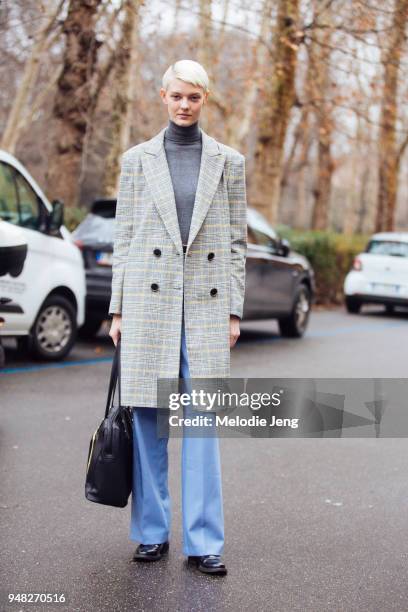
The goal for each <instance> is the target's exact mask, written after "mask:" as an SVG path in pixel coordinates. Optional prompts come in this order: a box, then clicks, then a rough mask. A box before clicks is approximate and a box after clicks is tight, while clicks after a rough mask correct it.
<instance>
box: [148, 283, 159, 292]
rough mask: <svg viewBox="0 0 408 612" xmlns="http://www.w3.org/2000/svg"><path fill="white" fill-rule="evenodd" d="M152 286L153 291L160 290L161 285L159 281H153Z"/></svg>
mask: <svg viewBox="0 0 408 612" xmlns="http://www.w3.org/2000/svg"><path fill="white" fill-rule="evenodd" d="M150 288H151V290H152V291H158V290H159V285H158V284H157V283H152V284H151V285H150Z"/></svg>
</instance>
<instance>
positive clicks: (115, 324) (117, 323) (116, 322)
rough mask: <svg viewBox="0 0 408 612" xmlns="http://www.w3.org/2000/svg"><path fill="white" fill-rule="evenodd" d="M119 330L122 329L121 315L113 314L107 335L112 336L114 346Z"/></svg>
mask: <svg viewBox="0 0 408 612" xmlns="http://www.w3.org/2000/svg"><path fill="white" fill-rule="evenodd" d="M121 330H122V315H120V314H114V315H113V318H112V325H111V328H110V330H109V335H110V337H111V338H112V340H113V344H114V345H115V346H116V345H117V343H118V342H119V338H120V334H121Z"/></svg>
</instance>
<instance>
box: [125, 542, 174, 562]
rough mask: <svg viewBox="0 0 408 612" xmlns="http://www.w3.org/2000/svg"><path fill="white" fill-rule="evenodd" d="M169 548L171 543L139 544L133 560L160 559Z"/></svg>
mask: <svg viewBox="0 0 408 612" xmlns="http://www.w3.org/2000/svg"><path fill="white" fill-rule="evenodd" d="M168 550H169V543H168V542H162V544H139V546H138V547H137V548H136V550H135V554H134V555H133V561H158V560H159V559H161V558H162V556H163V555H165V554H166V553H167V552H168Z"/></svg>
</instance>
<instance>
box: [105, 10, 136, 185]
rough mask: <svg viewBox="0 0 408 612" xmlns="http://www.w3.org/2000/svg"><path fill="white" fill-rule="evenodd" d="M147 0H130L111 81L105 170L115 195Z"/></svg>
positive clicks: (106, 178) (126, 144)
mask: <svg viewBox="0 0 408 612" xmlns="http://www.w3.org/2000/svg"><path fill="white" fill-rule="evenodd" d="M142 2H143V0H126V1H125V5H124V8H125V11H124V21H123V26H122V36H121V39H120V41H119V43H118V49H117V52H116V58H115V69H114V71H113V79H112V82H111V89H112V90H113V92H114V93H113V96H112V115H111V121H110V142H111V145H110V148H109V152H108V156H107V160H106V167H105V173H104V194H105V195H107V196H112V197H113V196H115V195H116V192H117V183H118V178H119V170H120V166H119V160H120V155H121V154H122V153H123V151H124V150H125V149H126V148H127V147H128V144H129V130H130V120H131V116H130V110H131V105H130V102H131V101H132V100H133V97H134V93H135V91H134V90H135V76H136V73H137V72H138V71H139V70H140V58H139V40H138V35H139V10H140V6H141V4H142Z"/></svg>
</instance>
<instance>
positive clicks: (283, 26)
mask: <svg viewBox="0 0 408 612" xmlns="http://www.w3.org/2000/svg"><path fill="white" fill-rule="evenodd" d="M298 19H299V0H279V4H278V15H277V24H276V30H275V32H274V45H273V51H272V56H271V57H270V58H269V62H270V64H271V76H270V79H269V80H268V82H267V83H266V87H265V99H264V100H263V101H262V103H261V106H260V116H259V124H258V137H257V145H256V149H255V169H254V173H253V175H252V183H251V196H252V202H253V205H254V206H256V207H257V208H258V209H259V210H261V212H263V213H264V214H265V215H266V217H267V218H268V219H269V220H270V221H271V223H275V222H276V219H277V212H278V205H279V199H280V192H281V178H282V169H283V153H284V145H285V139H286V133H287V128H288V123H289V119H290V112H291V109H292V106H293V103H294V101H295V74H296V65H297V53H298V47H299V35H301V34H302V33H301V32H299V30H298Z"/></svg>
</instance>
